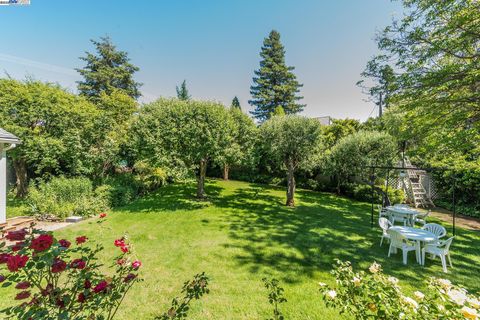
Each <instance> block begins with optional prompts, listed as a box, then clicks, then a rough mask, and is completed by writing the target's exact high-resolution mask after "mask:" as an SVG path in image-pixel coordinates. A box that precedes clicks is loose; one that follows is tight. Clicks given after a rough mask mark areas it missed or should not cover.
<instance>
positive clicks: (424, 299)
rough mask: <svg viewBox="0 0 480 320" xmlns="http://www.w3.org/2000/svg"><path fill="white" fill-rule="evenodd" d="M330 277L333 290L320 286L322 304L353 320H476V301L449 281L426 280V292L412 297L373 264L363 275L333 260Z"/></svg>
mask: <svg viewBox="0 0 480 320" xmlns="http://www.w3.org/2000/svg"><path fill="white" fill-rule="evenodd" d="M332 274H333V275H334V276H335V278H336V283H337V286H336V288H331V287H329V286H327V285H326V284H324V283H320V286H321V289H320V291H321V293H322V295H323V299H324V301H325V302H326V304H327V306H329V307H334V308H337V309H339V310H340V313H347V314H350V315H353V316H354V318H355V319H392V320H393V319H395V320H396V319H405V320H408V319H426V320H429V319H432V320H433V319H442V320H454V319H473V320H476V319H478V318H479V316H480V311H479V310H480V299H479V298H478V297H474V296H473V295H471V294H468V292H467V290H465V289H463V288H460V287H458V286H455V285H453V284H452V283H451V282H450V281H449V280H445V279H436V278H430V279H429V280H428V283H427V287H426V290H425V291H424V292H420V291H416V292H415V293H414V294H413V296H414V297H413V298H412V297H409V296H407V295H405V294H404V293H403V292H402V290H401V288H400V287H399V285H398V282H399V281H398V279H397V278H395V277H392V276H387V275H385V274H383V272H382V268H381V266H380V265H379V264H377V263H373V264H372V265H371V266H370V267H369V269H368V271H367V272H365V271H360V272H355V271H354V270H353V268H352V266H351V264H350V262H342V261H337V265H336V266H335V268H334V270H333V271H332Z"/></svg>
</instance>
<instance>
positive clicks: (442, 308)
mask: <svg viewBox="0 0 480 320" xmlns="http://www.w3.org/2000/svg"><path fill="white" fill-rule="evenodd" d="M438 310H440V311H441V312H443V311H445V306H444V305H443V304H439V305H438Z"/></svg>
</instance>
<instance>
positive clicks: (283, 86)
mask: <svg viewBox="0 0 480 320" xmlns="http://www.w3.org/2000/svg"><path fill="white" fill-rule="evenodd" d="M260 56H261V57H262V60H261V61H260V69H258V70H256V71H255V77H254V78H253V85H252V86H251V87H250V94H251V95H252V100H249V101H248V103H250V104H251V105H252V106H254V107H255V110H254V111H252V112H251V114H252V115H253V116H254V117H255V118H257V119H258V120H260V121H265V120H267V119H269V118H270V116H271V114H272V113H273V112H274V111H275V108H277V107H279V106H280V107H282V108H283V110H284V111H285V113H286V114H295V113H298V112H301V111H302V110H303V108H304V107H305V105H303V104H299V103H298V102H297V101H298V100H300V99H302V97H300V96H298V95H297V94H298V92H299V91H300V88H301V87H302V85H301V84H299V83H298V81H297V79H296V76H295V74H294V73H293V72H292V71H293V70H294V67H288V66H287V65H286V64H285V49H284V48H283V45H282V43H281V42H280V33H278V32H277V31H275V30H272V32H270V34H269V36H268V37H267V38H265V40H264V41H263V46H262V50H261V52H260Z"/></svg>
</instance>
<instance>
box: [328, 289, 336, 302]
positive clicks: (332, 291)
mask: <svg viewBox="0 0 480 320" xmlns="http://www.w3.org/2000/svg"><path fill="white" fill-rule="evenodd" d="M336 296H337V292H336V291H335V290H329V291H328V292H327V297H328V298H330V299H331V300H333V299H335V297H336Z"/></svg>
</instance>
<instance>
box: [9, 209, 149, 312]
mask: <svg viewBox="0 0 480 320" xmlns="http://www.w3.org/2000/svg"><path fill="white" fill-rule="evenodd" d="M105 217H106V215H102V216H101V218H100V219H104V218H105ZM6 238H7V239H8V240H10V241H15V244H14V245H13V246H10V247H8V248H5V246H3V249H2V252H1V253H0V268H1V269H0V270H1V271H0V273H1V274H0V282H3V283H2V287H9V286H15V289H16V291H17V292H16V294H15V300H18V301H19V304H18V305H15V306H12V307H9V308H6V309H4V310H2V313H3V314H5V315H6V316H7V318H13V319H25V320H27V319H105V320H110V319H113V318H114V316H115V314H116V312H117V310H118V308H119V306H120V304H121V303H122V301H123V298H124V297H125V295H126V294H127V292H128V291H129V290H130V288H131V287H132V286H133V285H134V284H135V283H136V282H138V281H140V279H139V278H138V269H139V268H140V266H141V263H140V261H138V260H136V259H134V258H133V254H132V252H131V244H130V243H128V242H127V240H126V238H125V237H124V238H122V239H121V240H122V243H123V245H122V248H128V250H126V251H124V250H120V252H119V255H118V256H117V257H116V258H115V260H114V263H113V264H112V269H114V272H113V275H110V276H106V275H104V274H103V273H102V272H101V271H100V267H101V266H102V265H101V264H100V263H99V262H98V260H97V255H98V253H99V252H101V251H102V250H103V247H102V246H100V245H98V244H97V245H90V243H89V239H88V238H87V237H86V236H79V237H77V238H76V239H75V241H74V243H72V242H71V241H69V240H67V239H56V238H55V237H54V236H53V235H52V234H51V233H46V232H42V231H39V230H36V229H34V228H33V226H32V228H31V231H27V230H20V231H14V232H10V233H8V234H7V236H6Z"/></svg>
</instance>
